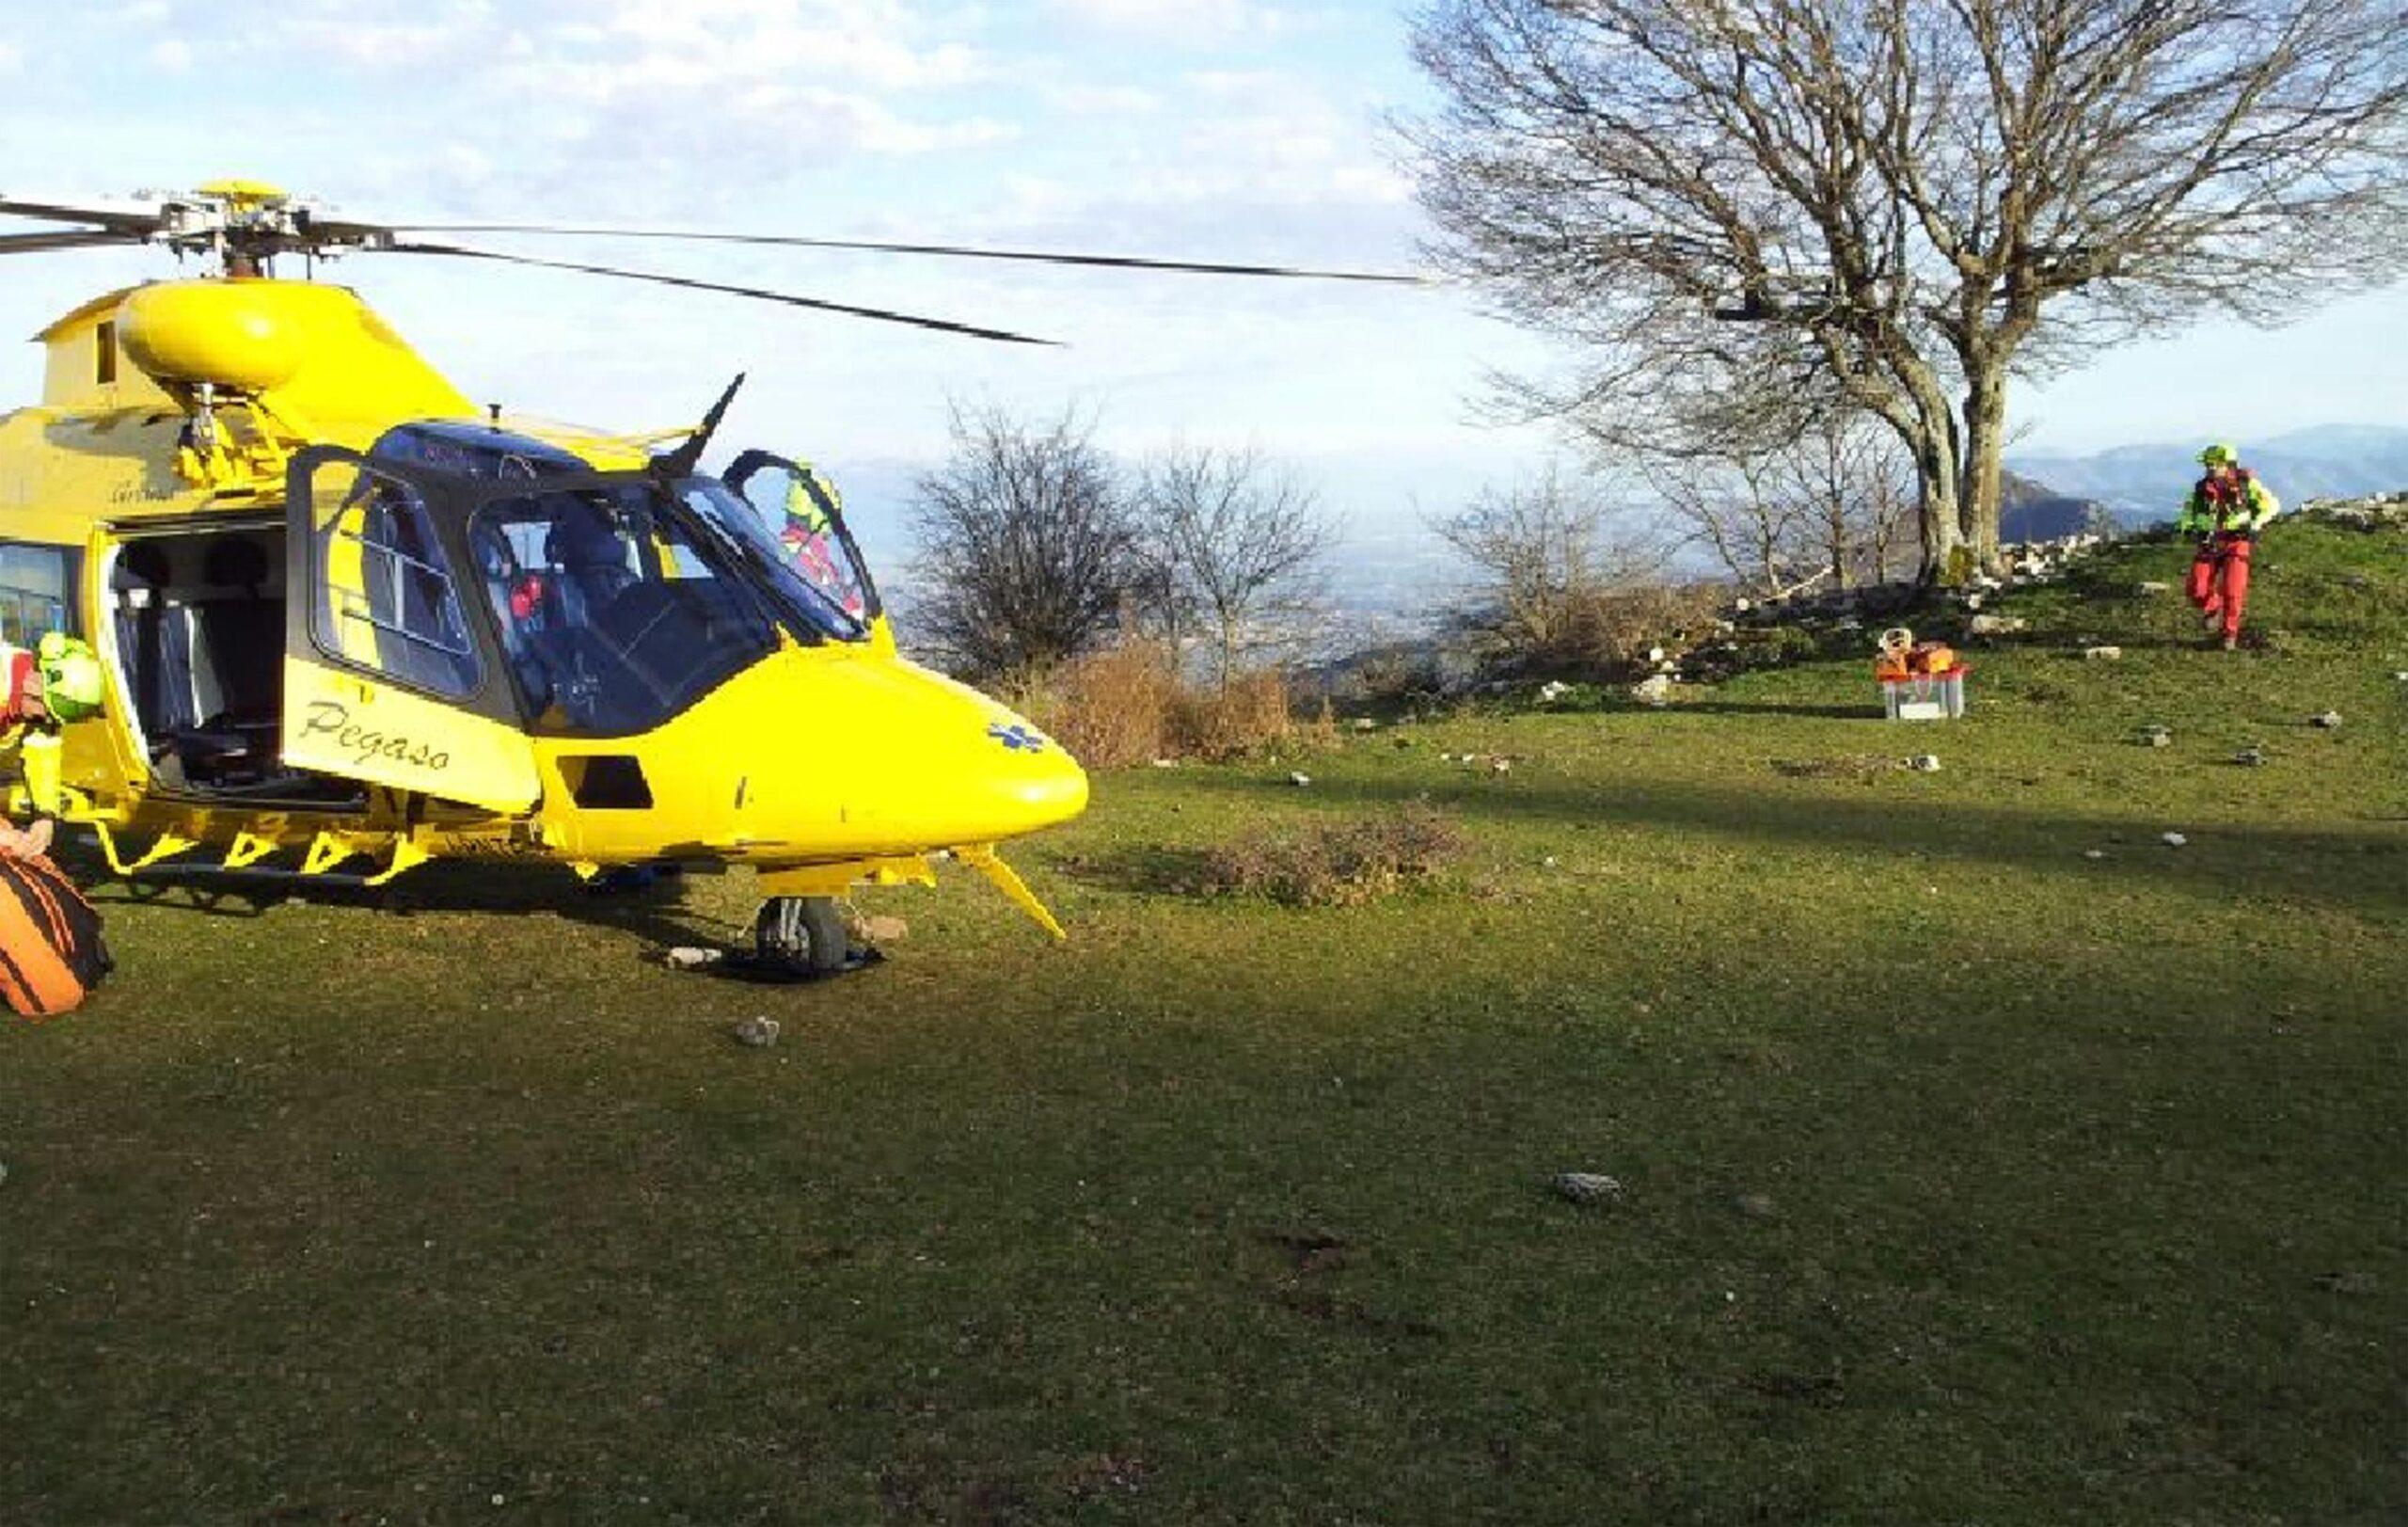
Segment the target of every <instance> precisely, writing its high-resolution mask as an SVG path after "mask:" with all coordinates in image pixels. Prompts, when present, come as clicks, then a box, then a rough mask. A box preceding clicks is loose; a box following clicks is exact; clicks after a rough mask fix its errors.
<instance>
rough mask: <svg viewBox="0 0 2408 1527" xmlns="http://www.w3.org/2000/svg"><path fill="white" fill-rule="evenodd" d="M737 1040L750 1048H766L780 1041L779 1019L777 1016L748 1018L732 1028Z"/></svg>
mask: <svg viewBox="0 0 2408 1527" xmlns="http://www.w3.org/2000/svg"><path fill="white" fill-rule="evenodd" d="M731 1032H733V1033H734V1034H735V1036H736V1042H737V1043H738V1044H741V1045H744V1046H746V1047H748V1048H750V1049H754V1050H766V1049H768V1047H769V1046H771V1045H773V1044H775V1043H777V1042H778V1021H777V1020H776V1019H775V1018H747V1019H745V1020H744V1021H742V1022H741V1023H739V1024H737V1026H736V1027H735V1028H734V1029H733V1030H731Z"/></svg>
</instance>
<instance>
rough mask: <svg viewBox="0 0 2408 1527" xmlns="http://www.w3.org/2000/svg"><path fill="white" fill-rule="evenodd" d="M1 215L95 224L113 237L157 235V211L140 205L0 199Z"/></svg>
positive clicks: (1, 196) (53, 199)
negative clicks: (115, 234) (112, 234)
mask: <svg viewBox="0 0 2408 1527" xmlns="http://www.w3.org/2000/svg"><path fill="white" fill-rule="evenodd" d="M0 215H5V216H9V217H40V218H41V219H43V220H44V221H46V222H53V223H94V224H97V225H99V226H100V227H102V228H104V229H107V230H108V231H111V232H113V233H131V234H134V235H136V236H138V237H147V236H149V235H150V234H152V233H156V232H157V231H159V230H160V228H161V226H162V225H163V223H164V221H165V219H164V217H163V216H162V215H161V212H160V209H159V208H158V207H156V206H153V205H150V204H147V203H144V202H139V201H100V200H92V201H70V200H67V199H61V198H51V197H12V196H6V195H0Z"/></svg>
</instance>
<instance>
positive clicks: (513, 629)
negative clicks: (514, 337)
mask: <svg viewBox="0 0 2408 1527" xmlns="http://www.w3.org/2000/svg"><path fill="white" fill-rule="evenodd" d="M469 544H470V546H471V548H472V549H473V551H474V554H475V557H476V562H477V566H478V570H479V572H480V573H481V574H482V575H483V582H484V586H485V593H486V596H487V597H488V598H489V599H490V600H491V601H492V604H493V612H494V620H495V624H496V625H497V626H498V627H499V629H500V631H501V641H502V648H503V652H504V654H505V656H506V657H507V658H508V660H509V665H510V670H511V673H512V675H513V676H515V679H516V681H517V685H518V689H519V691H520V693H521V694H522V695H523V696H524V698H525V700H526V702H527V711H528V714H529V715H530V716H531V717H532V718H533V719H534V724H535V729H536V730H537V731H539V732H544V733H550V734H553V735H560V734H563V733H565V734H570V735H578V736H618V735H625V734H626V733H630V732H640V731H644V730H648V729H650V728H651V727H654V726H657V725H658V724H660V723H662V722H664V721H666V720H668V719H669V718H670V717H671V716H673V715H675V714H676V713H677V712H679V711H680V710H683V709H684V708H686V707H688V706H689V705H691V704H692V703H693V702H694V701H695V700H697V699H700V698H701V697H702V696H703V695H704V694H705V693H707V692H709V691H710V690H711V689H713V688H714V687H716V686H717V685H718V684H719V683H720V682H721V681H722V680H724V679H725V678H727V677H728V676H731V675H733V674H735V673H736V672H737V670H739V669H742V668H744V667H747V666H749V665H750V664H752V663H753V662H756V661H758V660H760V659H762V658H764V657H766V656H768V654H769V653H770V652H771V651H773V650H774V649H775V648H776V646H777V641H778V636H777V628H776V625H775V623H774V621H773V620H772V618H771V616H770V613H769V612H768V611H767V610H765V609H764V608H763V605H762V600H761V597H760V595H759V593H758V592H757V591H756V589H755V588H754V587H753V584H752V582H751V581H749V580H747V579H746V578H745V577H744V575H743V574H742V573H741V572H740V571H738V570H737V567H736V566H735V565H734V559H733V558H732V557H731V556H730V554H729V551H728V549H726V548H725V547H723V546H721V545H720V544H718V543H717V542H716V539H715V538H714V537H712V536H710V535H708V534H705V533H701V527H699V526H696V525H693V524H691V523H690V522H689V520H688V519H687V518H686V517H685V516H684V515H683V514H682V513H680V512H679V511H678V510H677V509H676V507H675V506H674V504H673V501H669V500H666V499H664V498H662V497H660V496H658V495H657V492H656V491H655V490H654V489H653V488H652V487H651V486H650V485H647V484H643V483H620V484H615V485H607V486H582V487H574V488H561V489H556V490H553V491H551V492H543V493H531V494H525V495H520V496H516V497H511V498H503V499H497V500H494V501H490V502H488V503H486V504H484V505H483V507H481V508H479V509H478V510H477V511H476V513H475V515H474V516H473V517H471V518H470V521H469Z"/></svg>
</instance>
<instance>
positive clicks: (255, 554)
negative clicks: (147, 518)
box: [176, 535, 284, 785]
mask: <svg viewBox="0 0 2408 1527" xmlns="http://www.w3.org/2000/svg"><path fill="white" fill-rule="evenodd" d="M202 576H203V577H204V578H205V579H206V580H207V581H208V583H209V584H210V586H211V588H212V589H213V590H220V591H230V592H221V593H214V594H213V596H211V597H209V598H207V599H203V600H199V601H197V602H196V603H195V604H194V605H193V606H192V615H193V622H194V626H195V628H196V630H197V633H198V637H199V640H200V647H201V656H202V659H203V666H204V667H205V668H206V670H207V677H208V678H209V679H210V680H211V681H212V682H211V683H210V684H209V685H208V686H207V687H208V688H209V689H212V690H214V693H215V700H216V703H215V706H214V709H213V710H212V711H211V713H210V714H209V716H208V717H207V718H206V719H205V720H203V721H202V722H201V723H200V724H199V725H198V726H196V727H192V728H188V729H186V730H184V731H182V732H181V733H178V734H176V747H177V751H178V752H179V754H180V756H182V759H183V762H184V768H185V772H186V775H187V777H190V778H194V779H205V780H214V781H215V782H218V783H223V784H229V785H232V784H247V783H251V782H252V781H254V780H256V779H258V778H260V777H261V776H262V775H263V774H265V773H267V772H268V771H272V770H273V769H274V768H275V766H276V762H277V754H278V737H277V733H278V731H279V720H280V716H279V712H280V711H281V709H282V704H283V689H284V606H283V601H282V600H280V599H277V598H276V597H274V596H271V595H269V594H268V593H267V592H266V591H265V587H264V586H265V584H266V582H267V579H268V557H267V552H266V551H265V550H264V549H261V546H260V543H259V542H257V541H255V540H253V539H251V538H250V537H248V536H235V535H228V536H215V537H212V538H211V541H210V546H209V551H208V554H207V556H206V558H205V559H204V561H203V564H202Z"/></svg>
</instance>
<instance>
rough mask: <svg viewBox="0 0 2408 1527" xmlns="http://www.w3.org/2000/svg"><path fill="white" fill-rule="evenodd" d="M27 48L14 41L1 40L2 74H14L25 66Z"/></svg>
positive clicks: (0, 69) (0, 70) (0, 71)
mask: <svg viewBox="0 0 2408 1527" xmlns="http://www.w3.org/2000/svg"><path fill="white" fill-rule="evenodd" d="M24 62H25V50H24V49H23V48H21V47H19V46H18V45H17V44H15V43H14V42H0V74H13V73H15V72H17V71H18V70H19V69H22V68H23V67H24Z"/></svg>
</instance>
